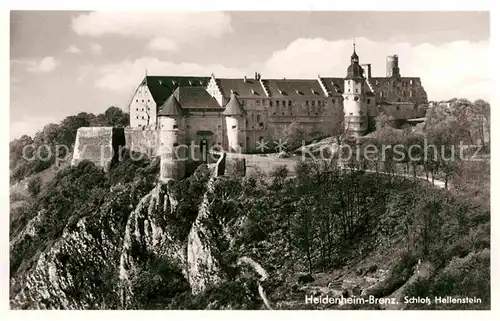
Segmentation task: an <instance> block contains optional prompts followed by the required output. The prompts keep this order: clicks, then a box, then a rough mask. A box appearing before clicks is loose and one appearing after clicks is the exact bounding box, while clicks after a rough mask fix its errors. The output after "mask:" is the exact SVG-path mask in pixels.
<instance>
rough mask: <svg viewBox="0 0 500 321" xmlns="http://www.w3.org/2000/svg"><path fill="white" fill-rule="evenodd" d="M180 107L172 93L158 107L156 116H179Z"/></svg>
mask: <svg viewBox="0 0 500 321" xmlns="http://www.w3.org/2000/svg"><path fill="white" fill-rule="evenodd" d="M181 115H182V108H181V105H180V104H179V102H178V101H177V98H175V96H174V95H173V94H172V95H170V97H169V98H168V99H167V101H166V102H165V103H164V104H163V105H162V106H161V107H160V111H159V112H158V116H181Z"/></svg>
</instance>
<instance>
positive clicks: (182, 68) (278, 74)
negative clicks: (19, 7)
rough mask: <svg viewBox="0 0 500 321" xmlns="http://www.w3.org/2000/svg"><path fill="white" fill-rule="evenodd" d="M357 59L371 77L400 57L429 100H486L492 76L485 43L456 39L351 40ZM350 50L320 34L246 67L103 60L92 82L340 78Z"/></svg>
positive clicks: (121, 85)
mask: <svg viewBox="0 0 500 321" xmlns="http://www.w3.org/2000/svg"><path fill="white" fill-rule="evenodd" d="M356 51H357V53H358V55H359V56H360V63H371V64H372V76H373V77H384V76H385V72H386V70H385V67H386V66H385V61H386V57H387V56H388V55H392V54H398V55H399V67H400V72H401V75H402V76H403V77H404V76H407V77H420V78H421V80H422V84H423V86H424V88H425V89H426V91H427V94H428V98H429V100H443V99H449V98H452V97H464V98H468V99H470V100H475V99H478V98H483V99H486V100H489V99H490V95H491V94H490V93H491V79H490V78H491V74H490V69H491V68H490V67H489V65H488V61H491V59H489V50H488V43H487V42H469V41H455V42H450V43H445V44H442V45H431V44H429V43H423V44H420V45H417V46H414V45H410V44H409V43H405V42H398V43H391V42H375V41H371V40H368V39H365V38H359V39H356ZM351 54H352V40H351V39H345V40H338V41H328V40H325V39H322V38H313V39H297V40H294V41H292V42H291V43H290V44H289V45H288V46H286V47H285V48H283V49H281V50H278V51H275V52H274V53H273V54H271V55H270V56H269V58H268V59H265V60H264V61H263V62H253V63H250V64H248V67H246V68H244V69H242V68H230V67H226V66H224V65H223V64H213V65H199V64H196V63H172V62H169V61H162V60H159V59H157V58H154V57H143V58H140V59H136V60H125V61H122V62H118V63H114V64H108V65H105V66H103V67H101V68H99V69H97V74H98V78H97V79H98V80H97V86H98V87H100V88H103V89H108V90H113V91H123V92H127V91H129V92H130V91H132V90H133V89H134V88H135V87H136V86H137V84H138V83H139V81H140V80H141V79H142V78H143V77H144V73H145V69H147V70H148V74H150V75H191V76H209V75H210V74H211V73H215V75H216V76H217V77H243V76H244V75H245V74H246V75H250V76H251V75H252V74H253V72H254V71H259V72H260V73H261V74H262V77H263V78H283V77H286V78H315V77H317V75H318V74H319V75H321V76H323V77H345V75H346V70H347V67H348V66H349V64H350V56H351Z"/></svg>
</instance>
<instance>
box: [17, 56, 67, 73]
mask: <svg viewBox="0 0 500 321" xmlns="http://www.w3.org/2000/svg"><path fill="white" fill-rule="evenodd" d="M11 63H12V64H18V65H22V66H25V67H26V70H27V71H29V72H31V73H49V72H52V71H53V70H54V69H56V67H57V65H58V62H57V61H56V59H55V58H54V57H44V58H42V59H40V60H38V59H14V60H11Z"/></svg>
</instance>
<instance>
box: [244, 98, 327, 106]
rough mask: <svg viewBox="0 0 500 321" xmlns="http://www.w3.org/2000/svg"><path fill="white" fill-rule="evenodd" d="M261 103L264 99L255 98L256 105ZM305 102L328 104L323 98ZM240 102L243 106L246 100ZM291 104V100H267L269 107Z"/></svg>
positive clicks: (320, 104)
mask: <svg viewBox="0 0 500 321" xmlns="http://www.w3.org/2000/svg"><path fill="white" fill-rule="evenodd" d="M261 103H262V104H264V103H265V100H259V99H257V100H255V104H256V105H257V106H260V105H261ZM305 103H306V106H309V105H311V106H325V105H328V101H323V100H306V101H305ZM241 104H242V105H243V106H245V105H247V100H245V99H242V100H241ZM292 104H293V101H292V100H274V101H273V100H270V101H269V106H270V107H273V106H275V107H280V106H281V107H286V106H288V107H292Z"/></svg>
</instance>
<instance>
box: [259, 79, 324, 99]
mask: <svg viewBox="0 0 500 321" xmlns="http://www.w3.org/2000/svg"><path fill="white" fill-rule="evenodd" d="M265 81H266V84H267V87H268V88H269V93H270V95H271V97H273V98H284V99H287V98H289V99H295V98H306V97H307V98H309V99H322V98H324V97H325V94H324V92H323V89H322V88H321V85H320V84H319V82H318V80H317V79H266V80H265Z"/></svg>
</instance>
